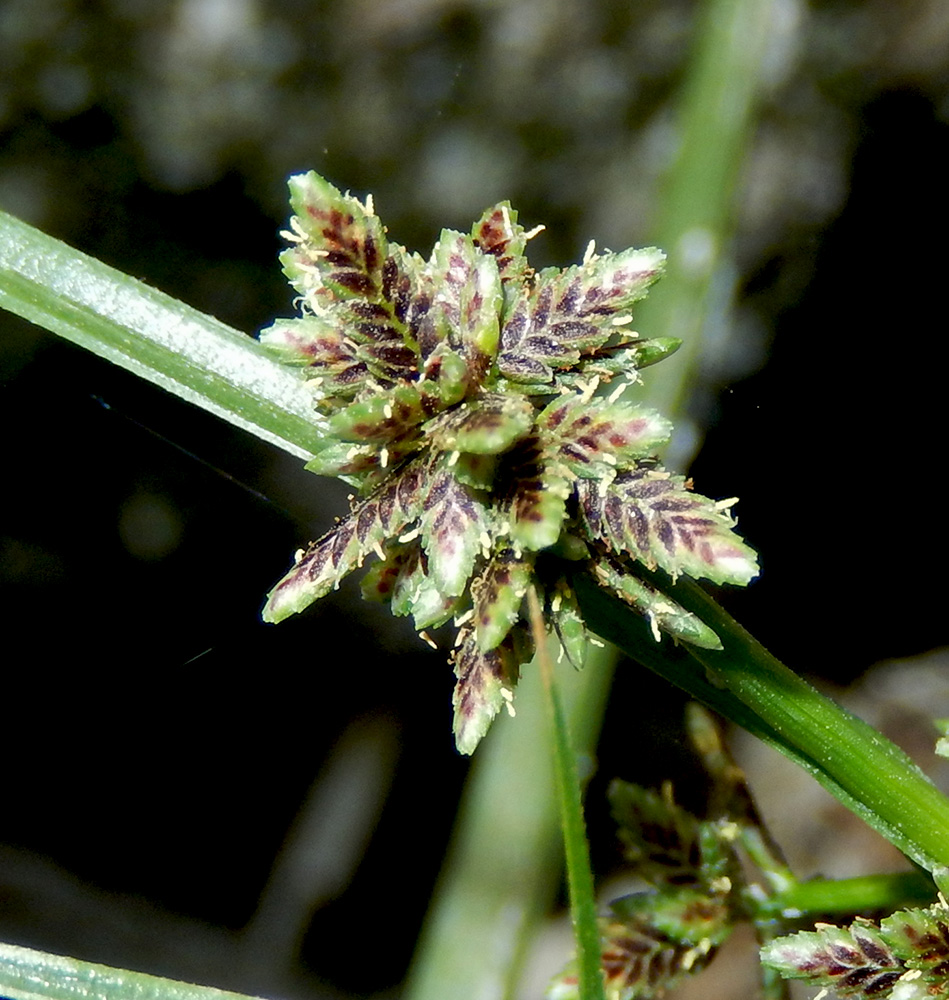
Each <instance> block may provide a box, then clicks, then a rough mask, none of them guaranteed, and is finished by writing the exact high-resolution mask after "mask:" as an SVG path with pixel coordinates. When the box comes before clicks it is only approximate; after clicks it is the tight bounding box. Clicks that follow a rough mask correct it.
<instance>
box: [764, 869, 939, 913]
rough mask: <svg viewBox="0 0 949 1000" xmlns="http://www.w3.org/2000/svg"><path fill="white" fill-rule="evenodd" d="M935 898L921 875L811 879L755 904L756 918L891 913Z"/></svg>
mask: <svg viewBox="0 0 949 1000" xmlns="http://www.w3.org/2000/svg"><path fill="white" fill-rule="evenodd" d="M934 898H935V892H934V890H933V884H932V880H931V879H929V878H927V877H926V876H925V875H923V874H922V872H919V871H909V872H894V873H892V874H886V875H861V876H858V877H857V878H844V879H813V880H812V881H810V882H798V883H796V884H795V885H793V886H791V887H790V888H788V889H786V890H785V891H784V892H781V893H778V894H777V895H775V896H771V897H770V898H769V899H768V900H767V902H765V903H764V904H759V907H758V913H759V915H760V916H768V915H769V914H773V915H776V916H785V917H790V916H794V915H797V914H801V915H803V914H806V913H809V914H814V915H828V916H829V915H831V914H835V913H841V914H847V915H850V914H854V913H869V912H872V911H874V910H879V911H892V910H896V909H899V908H900V907H904V906H925V905H927V904H928V903H931V902H932V901H933V899H934Z"/></svg>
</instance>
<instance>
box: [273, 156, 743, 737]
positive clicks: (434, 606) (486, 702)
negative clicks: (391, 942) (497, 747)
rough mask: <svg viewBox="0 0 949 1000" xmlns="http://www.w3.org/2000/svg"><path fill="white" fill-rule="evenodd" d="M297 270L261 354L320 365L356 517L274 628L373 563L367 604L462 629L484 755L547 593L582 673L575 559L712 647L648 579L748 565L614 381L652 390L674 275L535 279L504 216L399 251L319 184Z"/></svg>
mask: <svg viewBox="0 0 949 1000" xmlns="http://www.w3.org/2000/svg"><path fill="white" fill-rule="evenodd" d="M290 190H291V205H292V207H293V211H294V216H293V218H292V219H291V223H290V224H291V228H292V232H290V233H288V234H287V236H288V237H289V239H290V240H291V241H292V246H291V247H290V248H289V249H288V250H286V251H284V253H283V254H282V256H281V261H282V263H283V267H284V271H285V272H286V274H287V276H288V277H289V279H290V281H291V283H292V284H293V286H294V288H295V289H296V290H297V292H298V293H299V303H300V310H301V315H300V316H299V317H298V318H296V319H289V320H278V321H277V322H276V323H274V325H273V326H272V327H270V328H269V329H267V330H265V331H263V333H261V336H260V339H261V341H262V342H263V343H264V344H266V345H268V346H269V347H271V348H273V349H274V350H276V351H278V352H279V353H280V355H281V356H282V357H283V359H284V360H286V361H288V362H289V363H292V364H297V365H302V366H304V370H305V374H306V375H307V378H308V384H310V385H311V386H312V387H313V392H314V398H315V407H316V414H315V418H314V419H316V420H317V421H318V422H319V424H320V427H321V429H322V430H323V431H324V436H323V445H322V447H321V449H320V451H319V453H318V454H317V456H316V457H315V458H314V459H313V460H312V461H311V462H310V463H309V464H308V466H307V468H308V469H310V470H311V471H313V472H316V473H319V474H320V475H330V476H337V477H339V478H340V479H343V480H345V481H346V482H347V483H350V484H351V485H352V486H354V487H355V488H356V490H357V494H356V496H355V497H354V500H353V503H352V510H351V511H350V513H349V514H348V515H347V516H346V517H344V518H343V519H342V520H341V521H340V523H339V524H338V525H337V526H336V527H335V528H334V529H333V530H332V531H330V532H328V533H327V534H326V535H324V536H323V537H322V538H320V539H318V540H317V541H315V542H313V543H311V544H310V546H309V547H308V548H307V549H306V550H305V551H302V552H300V553H299V554H298V556H297V558H296V560H295V562H294V565H293V567H292V569H291V570H290V571H289V573H287V575H286V576H285V577H284V578H283V579H282V580H281V581H280V582H279V583H278V584H277V586H276V587H275V588H274V589H273V591H272V593H271V594H270V598H269V600H268V602H267V605H266V607H265V609H264V617H265V618H266V619H267V620H268V621H272V622H277V621H280V620H281V619H283V618H286V617H287V616H288V615H290V614H293V613H294V612H297V611H302V610H303V609H304V608H305V607H307V605H309V604H310V603H312V602H313V601H315V600H316V599H317V598H319V597H322V596H323V595H324V594H326V593H328V592H329V591H330V590H332V589H333V588H334V587H335V586H336V585H337V584H338V583H339V581H340V580H341V579H342V577H344V576H345V575H346V574H347V573H349V572H350V571H352V570H353V569H356V568H357V567H359V566H361V565H362V564H363V562H364V560H365V559H366V558H367V557H369V556H372V555H375V556H376V557H377V559H376V561H374V562H373V564H372V565H371V566H370V568H369V571H368V573H367V574H366V577H365V580H364V583H363V592H364V594H365V595H366V596H367V597H370V598H373V599H381V600H387V601H390V603H391V606H392V610H393V612H394V613H395V614H397V615H412V616H413V617H414V619H415V625H416V628H418V629H419V630H423V629H429V628H434V627H437V626H439V625H443V624H445V623H446V622H448V621H449V620H451V619H454V620H455V623H456V625H457V626H458V636H457V640H456V643H455V649H454V652H453V654H452V661H453V664H454V668H455V674H456V676H457V678H458V683H457V686H456V688H455V696H454V706H455V738H456V741H457V745H458V748H459V749H460V750H461V751H462V752H464V753H470V752H471V751H472V750H473V749H474V747H475V746H476V745H477V743H478V741H479V740H480V738H481V737H482V735H483V734H484V732H485V730H486V729H487V727H488V725H489V723H490V721H491V719H492V718H493V717H494V716H495V715H496V714H497V712H498V710H499V708H500V707H501V705H503V704H504V703H505V702H508V703H509V702H510V700H511V698H512V694H513V688H514V684H515V682H516V679H517V674H518V668H519V666H520V664H521V663H523V662H525V661H526V660H527V659H529V658H530V656H531V653H532V642H531V637H530V631H529V629H528V628H527V627H526V625H525V624H524V623H523V622H522V621H521V619H520V608H521V601H522V598H523V596H524V594H525V592H526V590H527V587H528V585H529V584H530V583H531V582H532V581H535V582H537V584H538V586H539V588H540V589H541V591H542V593H543V595H544V600H545V607H546V611H547V614H548V620H549V621H550V622H551V623H552V624H553V625H554V626H555V627H556V628H557V629H558V632H559V633H560V635H561V637H562V638H563V640H564V641H565V643H566V645H567V646H568V652H570V651H571V649H570V647H573V652H574V654H575V659H576V660H577V661H578V662H579V660H580V659H581V652H580V650H581V648H582V631H583V627H582V621H581V619H580V615H579V611H578V609H577V605H576V601H575V599H574V597H573V594H572V592H571V590H570V589H569V587H568V586H567V585H566V583H565V582H564V580H563V578H562V574H561V573H560V572H559V568H560V567H562V566H563V563H558V561H557V560H558V559H570V560H574V561H575V563H582V565H584V566H585V567H586V569H587V570H588V571H589V572H590V573H592V574H594V576H595V577H596V579H597V580H598V581H599V582H600V583H601V584H602V585H603V586H605V587H608V588H610V589H611V590H613V591H615V592H617V593H619V594H620V595H621V596H622V597H623V599H624V600H626V601H628V602H629V603H630V604H632V605H634V606H635V607H637V608H638V609H640V610H641V612H642V613H643V614H645V615H647V616H648V617H649V619H650V622H651V623H652V626H653V631H654V634H655V635H656V638H657V639H658V638H659V633H660V630H662V631H665V632H668V633H669V634H671V635H673V636H675V637H677V638H679V639H683V640H685V641H688V642H694V643H699V644H702V645H712V646H717V645H718V640H717V637H716V636H715V635H714V634H713V633H712V632H711V631H710V630H709V629H708V628H707V627H706V626H704V625H703V624H702V623H701V622H699V621H698V619H696V618H694V617H693V616H691V615H689V614H688V613H687V612H685V611H684V610H683V609H682V608H681V607H679V606H677V605H676V604H675V603H674V602H673V601H671V600H670V599H669V598H667V597H666V596H665V595H664V594H662V593H661V592H659V591H657V590H656V589H655V587H654V585H652V584H647V583H646V582H644V581H643V580H642V579H640V578H639V577H637V576H636V566H637V564H639V565H642V566H646V567H649V568H651V569H654V568H656V567H659V568H660V569H662V570H664V571H666V572H667V573H669V574H670V575H672V576H673V577H674V576H676V575H677V574H679V573H686V574H689V575H691V576H696V577H705V578H707V579H709V580H713V581H715V582H716V583H724V582H730V583H739V584H744V583H747V582H748V580H750V579H751V578H752V577H753V576H754V575H755V573H756V572H757V567H756V565H755V559H754V554H753V553H752V551H751V550H750V549H749V548H748V547H747V546H746V545H745V544H744V543H743V542H742V541H741V540H740V539H739V538H738V537H737V536H736V535H735V534H734V532H733V531H732V526H733V522H732V520H731V518H730V517H729V516H728V514H727V512H726V510H725V507H724V505H722V504H716V503H714V502H712V501H710V500H707V499H706V498H705V497H702V496H699V495H697V494H695V493H692V492H691V490H690V484H689V483H688V482H687V481H686V480H684V479H683V478H682V477H681V476H675V475H672V474H670V473H668V472H665V471H663V469H662V468H661V467H660V466H659V465H658V464H657V463H656V461H655V460H654V459H653V458H652V457H651V456H652V455H653V454H654V452H655V450H656V448H657V447H658V446H659V445H661V444H662V443H663V442H665V441H666V440H667V439H668V436H669V433H670V430H671V427H670V424H669V423H668V421H666V420H665V419H664V418H662V417H661V416H659V415H658V414H656V413H654V412H652V411H651V410H648V409H644V408H642V407H640V406H636V405H634V404H632V403H629V402H625V401H620V400H619V396H618V392H614V393H613V394H611V395H610V396H608V397H606V398H601V397H599V396H596V395H594V392H595V390H596V388H597V387H598V385H602V384H605V383H608V382H610V381H611V380H613V379H614V378H620V379H621V383H620V387H619V388H620V389H622V388H624V387H625V386H626V385H627V384H628V383H629V382H634V381H637V378H638V371H639V369H641V368H643V367H645V366H646V365H650V364H653V363H655V362H656V361H659V360H661V359H662V358H664V357H666V356H667V355H668V354H670V353H671V352H672V351H674V350H675V349H676V347H677V346H678V341H675V340H672V339H656V340H644V339H642V338H640V337H639V335H638V334H637V333H635V332H634V331H633V328H632V326H631V325H630V324H631V322H632V315H631V313H630V306H632V304H633V303H634V302H636V301H637V300H638V299H640V298H642V297H643V296H644V295H645V294H646V290H647V289H648V287H649V285H650V284H652V282H653V281H654V280H655V279H656V277H657V276H658V274H659V272H660V269H661V267H662V261H663V255H662V253H661V252H660V251H658V250H655V249H648V250H626V251H623V252H622V253H606V254H603V255H595V254H593V253H592V251H591V252H590V253H588V255H587V257H586V258H585V259H584V261H583V263H582V264H581V265H579V266H574V267H568V268H566V269H565V270H559V269H557V268H547V269H545V270H543V271H540V272H539V273H535V272H534V271H533V270H532V269H531V268H530V266H529V264H528V262H527V258H526V257H525V254H524V251H525V247H526V244H527V240H528V239H529V237H530V235H531V234H528V233H526V232H525V231H524V229H523V227H522V226H520V225H518V222H517V213H516V212H515V211H514V210H513V209H511V208H510V207H509V205H507V204H506V203H502V204H500V205H497V206H495V207H494V208H491V209H488V210H487V211H486V212H485V213H484V215H483V216H482V217H481V218H480V219H479V220H478V221H477V222H476V223H475V225H474V227H473V228H472V231H471V233H470V234H465V233H460V232H453V231H451V230H444V231H443V232H442V233H441V235H440V237H439V240H438V243H437V244H436V245H435V249H434V251H433V252H432V255H431V257H430V258H429V260H427V261H425V260H423V259H422V258H421V257H420V256H419V255H418V254H415V253H408V252H407V251H406V250H405V249H404V248H403V247H400V246H396V245H394V244H392V243H390V242H389V241H388V240H387V238H386V233H385V229H384V228H383V225H382V223H381V222H380V221H379V219H378V218H377V217H376V216H375V215H374V214H373V211H372V207H371V204H366V205H363V204H362V203H360V202H359V201H358V200H357V199H356V198H354V197H351V196H350V195H348V194H342V193H341V192H340V191H338V190H337V189H336V188H334V187H333V186H332V185H331V184H329V183H328V182H327V181H325V180H323V178H321V177H319V176H318V175H317V174H315V173H312V172H311V173H308V174H301V175H298V176H296V177H293V178H291V180H290Z"/></svg>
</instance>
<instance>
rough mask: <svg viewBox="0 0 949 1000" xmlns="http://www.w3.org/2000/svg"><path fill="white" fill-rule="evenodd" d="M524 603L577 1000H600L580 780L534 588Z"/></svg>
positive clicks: (597, 940) (598, 953) (598, 948)
mask: <svg viewBox="0 0 949 1000" xmlns="http://www.w3.org/2000/svg"><path fill="white" fill-rule="evenodd" d="M527 598H528V606H529V608H530V618H531V626H532V629H533V632H534V639H535V641H536V643H537V666H538V668H539V671H540V675H541V681H542V683H543V686H544V694H545V701H546V703H547V719H548V723H549V727H550V728H551V730H552V731H553V744H554V755H553V758H554V759H553V764H554V785H555V787H556V789H557V799H558V802H559V805H560V827H561V830H562V831H563V845H564V854H565V856H566V862H567V886H568V889H569V891H570V916H571V918H572V919H573V932H574V937H575V938H576V942H577V972H578V979H579V987H580V991H579V992H580V1000H605V996H604V991H603V976H602V973H601V972H600V964H601V954H602V948H601V945H600V930H599V925H598V924H597V919H596V895H595V893H594V889H593V871H592V869H591V868H590V846H589V844H588V843H587V833H586V824H585V823H584V822H583V803H582V795H581V791H580V775H579V772H578V770H577V761H576V758H575V757H574V753H573V746H572V744H571V742H570V732H569V730H568V728H567V720H566V717H565V716H564V711H563V705H562V704H561V700H560V692H559V690H558V689H557V683H556V680H555V679H554V675H553V674H554V672H553V667H552V665H551V663H550V651H549V645H548V643H547V639H546V635H545V632H546V629H545V626H544V620H543V615H542V613H541V610H540V602H539V601H538V599H537V592H536V591H535V590H534V588H533V587H532V588H530V590H529V591H528V594H527Z"/></svg>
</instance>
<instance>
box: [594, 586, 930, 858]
mask: <svg viewBox="0 0 949 1000" xmlns="http://www.w3.org/2000/svg"><path fill="white" fill-rule="evenodd" d="M647 576H648V574H647ZM656 580H657V582H658V583H659V584H660V586H661V587H662V588H663V589H664V590H665V591H666V592H668V593H669V595H670V596H671V597H672V598H674V599H675V600H676V601H678V602H679V603H680V604H681V605H682V606H683V607H685V608H686V609H687V610H689V611H691V612H693V613H694V614H696V615H698V617H699V618H701V619H702V621H704V622H705V624H707V625H708V626H709V627H710V628H712V629H714V631H715V632H717V633H718V635H719V637H720V638H721V640H722V644H723V647H724V648H723V649H721V650H708V649H699V648H698V647H695V646H690V647H688V649H686V648H684V647H676V646H673V645H672V644H671V643H669V642H668V641H664V642H662V643H656V642H655V640H654V639H652V638H651V637H650V636H649V633H648V630H647V629H646V627H645V623H644V621H643V619H642V618H641V617H640V616H639V615H637V614H636V613H635V612H634V611H633V610H632V609H631V608H628V607H626V606H625V605H623V604H622V603H621V602H619V601H614V600H612V599H611V598H609V597H607V595H602V594H597V593H594V591H595V590H596V589H597V588H596V587H595V585H593V584H592V583H588V582H587V581H586V580H584V579H582V578H579V579H578V580H577V582H576V585H577V593H578V596H579V597H580V600H581V604H582V606H583V611H584V617H585V618H586V620H587V623H588V624H589V626H590V627H591V628H592V629H593V630H594V631H595V632H597V633H598V634H600V635H603V637H604V638H607V639H609V640H610V641H611V642H614V643H616V644H617V645H619V646H620V647H621V648H622V649H623V650H624V651H625V652H626V653H628V655H630V656H631V657H632V658H633V659H635V660H638V661H639V662H640V663H642V664H643V665H644V666H646V667H648V668H649V669H651V670H654V671H656V672H657V673H659V674H661V675H662V676H664V677H666V678H667V679H668V680H670V681H672V682H673V683H674V684H677V685H678V686H679V687H681V688H683V689H684V690H686V691H688V692H689V693H690V694H691V695H692V696H693V697H695V698H697V699H698V700H699V701H701V702H703V703H704V704H706V705H708V707H709V708H712V709H714V710H715V711H717V712H719V713H720V714H721V715H724V716H725V717H726V718H728V719H730V720H731V721H733V722H736V723H737V724H738V725H740V726H743V727H744V728H745V729H747V730H749V731H750V732H751V733H753V734H754V735H756V736H758V737H760V738H761V739H762V740H764V741H765V742H767V743H770V744H771V745H772V746H774V747H775V748H776V749H778V750H780V751H781V753H783V754H785V755H786V756H788V757H790V758H791V759H792V760H794V761H796V762H797V763H798V764H800V765H801V766H802V767H804V768H805V769H806V770H807V771H808V772H809V773H810V774H812V775H813V776H814V777H815V778H816V779H817V780H818V781H819V782H820V783H821V784H822V785H823V786H824V787H825V788H827V789H828V790H829V791H830V792H831V793H832V794H833V795H835V796H836V797H837V798H838V799H839V800H840V801H841V802H843V803H844V805H846V806H847V807H848V808H849V809H851V810H853V811H854V812H855V813H856V814H857V815H858V816H860V817H861V818H862V819H864V820H865V821H866V822H867V823H868V824H869V825H870V826H872V827H873V828H874V829H875V830H877V832H879V833H880V834H882V835H883V836H884V837H886V838H887V840H889V841H890V842H891V843H892V844H894V845H895V846H896V847H898V848H899V849H900V850H901V851H903V853H904V854H906V855H907V856H908V857H909V858H911V859H912V860H913V861H915V862H916V863H917V864H919V865H921V866H922V867H923V868H926V869H927V870H928V871H938V870H939V869H941V868H944V867H945V866H946V865H947V864H949V799H947V798H946V797H945V796H944V795H942V793H941V792H940V791H939V790H938V789H937V788H936V787H935V786H934V785H933V784H932V782H930V781H929V779H928V778H927V777H926V776H925V775H924V774H923V773H922V771H920V769H919V768H918V767H917V766H916V765H915V764H914V763H913V761H912V760H910V758H909V757H907V756H906V754H905V753H903V751H902V750H900V749H899V748H898V747H897V746H895V745H894V744H893V743H891V742H890V741H889V740H887V739H886V738H885V737H884V736H882V735H881V734H880V733H878V732H877V731H876V730H875V729H873V728H872V727H871V726H869V725H867V724H866V723H865V722H863V721H862V720H861V719H858V718H857V717H856V716H853V715H851V714H850V713H849V712H845V711H844V710H843V709H841V708H840V707H839V706H837V705H835V704H834V703H833V702H832V701H831V700H830V699H829V698H826V697H824V696H823V695H822V694H820V693H819V692H818V691H816V690H815V689H814V688H813V687H811V686H810V685H809V684H808V683H806V682H805V681H804V680H802V679H801V678H800V677H798V676H797V675H796V674H795V673H793V672H792V671H791V670H789V669H788V668H787V667H785V666H784V665H783V664H782V663H780V662H778V660H776V659H775V658H774V657H773V656H772V655H771V654H770V653H769V652H768V651H767V650H766V649H765V648H764V647H763V646H762V645H761V644H760V643H759V642H757V641H756V640H755V639H754V638H753V637H752V636H750V635H749V634H748V633H747V632H746V631H745V630H744V629H743V628H742V627H741V626H740V625H739V624H738V623H737V622H736V621H735V620H734V619H733V618H731V617H730V616H729V615H728V614H727V613H726V612H725V611H724V610H723V609H722V608H721V607H720V606H719V605H718V604H717V603H716V602H715V601H713V600H712V598H711V597H709V596H708V595H707V594H706V593H705V591H703V590H702V588H701V587H699V586H698V585H697V584H695V583H692V582H691V581H687V580H680V581H679V582H677V583H675V584H670V583H669V581H668V579H665V580H662V581H659V580H658V577H657V578H656Z"/></svg>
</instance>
